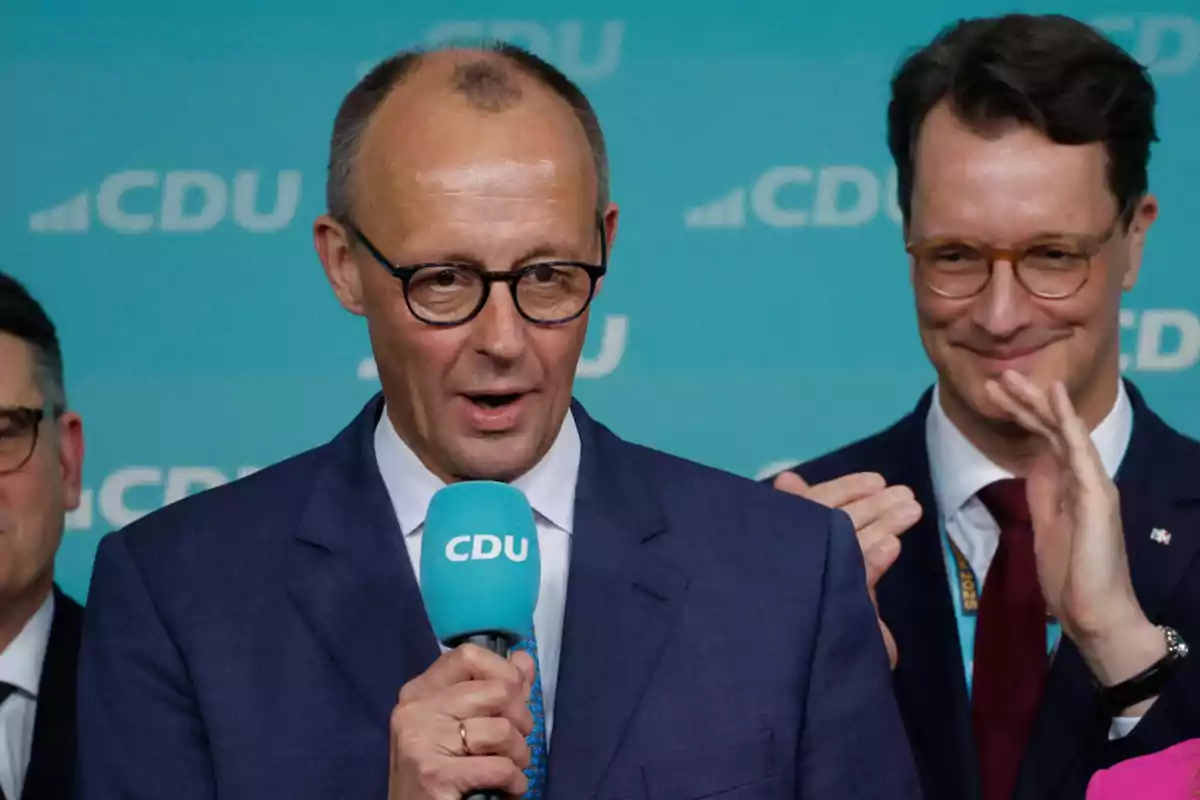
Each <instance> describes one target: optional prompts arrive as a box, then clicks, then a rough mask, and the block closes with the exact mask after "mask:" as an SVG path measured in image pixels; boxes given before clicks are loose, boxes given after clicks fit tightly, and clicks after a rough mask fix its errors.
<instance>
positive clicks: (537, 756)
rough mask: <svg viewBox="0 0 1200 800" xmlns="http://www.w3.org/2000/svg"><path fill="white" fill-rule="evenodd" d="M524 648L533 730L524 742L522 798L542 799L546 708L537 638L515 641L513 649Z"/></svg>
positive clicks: (544, 778) (544, 766) (528, 637)
mask: <svg viewBox="0 0 1200 800" xmlns="http://www.w3.org/2000/svg"><path fill="white" fill-rule="evenodd" d="M517 650H524V651H525V652H527V653H529V655H531V656H533V667H534V669H533V687H532V688H531V689H530V690H529V710H530V711H531V712H533V730H532V731H531V732H530V734H529V736H528V738H526V740H525V741H526V742H528V743H529V751H530V759H529V766H528V767H527V768H526V770H525V777H526V778H528V779H529V789H528V790H527V791H526V792H525V794H524V795H523V796H522V800H542V795H543V793H544V792H545V790H546V709H545V708H544V707H543V705H542V667H541V664H540V663H539V662H538V654H537V639H536V638H534V637H533V636H526V637H525V638H523V639H522V640H521V641H519V642H517V645H516V647H514V648H513V651H514V652H515V651H517Z"/></svg>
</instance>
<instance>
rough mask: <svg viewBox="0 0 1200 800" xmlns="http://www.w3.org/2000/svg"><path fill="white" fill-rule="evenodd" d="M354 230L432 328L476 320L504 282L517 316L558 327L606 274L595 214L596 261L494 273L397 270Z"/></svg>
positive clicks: (464, 268) (600, 224)
mask: <svg viewBox="0 0 1200 800" xmlns="http://www.w3.org/2000/svg"><path fill="white" fill-rule="evenodd" d="M342 224H343V225H345V226H346V227H347V228H349V229H350V231H351V232H353V234H354V236H355V237H356V238H357V239H358V240H359V241H360V242H362V244H363V246H364V247H365V248H366V249H367V252H369V253H370V254H371V255H372V256H373V257H374V258H375V260H376V261H378V262H379V263H380V264H381V265H383V267H384V268H385V269H386V270H387V271H388V272H390V273H391V274H392V277H394V278H396V279H397V280H399V281H400V282H401V284H402V285H403V286H404V300H405V302H406V303H407V304H408V308H409V310H410V311H411V312H412V313H413V316H415V317H416V318H417V319H419V320H421V321H422V322H425V323H428V324H430V325H442V326H451V325H462V324H463V323H465V322H469V321H470V320H472V319H474V318H475V316H476V315H477V314H479V312H480V311H482V310H483V307H484V305H485V304H486V303H487V301H488V296H489V294H490V293H491V289H492V284H494V283H497V282H499V283H507V284H508V287H509V291H510V292H511V293H512V297H513V302H514V303H515V304H516V307H517V311H518V312H520V314H521V316H522V317H524V318H525V319H527V320H529V321H530V322H533V323H536V324H538V325H558V324H562V323H565V322H570V321H571V320H573V319H575V318H577V317H578V316H579V315H581V314H582V313H583V312H584V311H585V310H586V309H587V307H588V305H589V304H590V303H591V302H592V297H593V296H594V295H595V293H596V283H597V282H598V281H599V280H600V278H601V277H603V276H604V273H606V272H607V271H608V241H607V237H606V236H605V230H604V218H603V217H600V216H597V218H596V229H597V231H598V233H599V234H600V263H599V264H585V263H583V262H580V261H539V262H537V263H534V264H527V265H526V266H524V267H521V268H520V269H515V270H510V271H503V272H492V271H487V270H482V269H479V268H477V267H473V266H470V265H466V264H454V263H432V264H413V265H411V266H407V267H405V266H399V265H397V264H393V263H392V262H391V261H389V260H388V258H387V256H385V255H384V254H383V253H381V252H380V251H379V248H377V247H376V246H375V245H374V244H372V243H371V240H370V239H368V238H367V237H366V235H365V234H363V232H362V231H361V230H359V228H358V226H357V225H355V224H354V223H353V222H350V221H348V220H342Z"/></svg>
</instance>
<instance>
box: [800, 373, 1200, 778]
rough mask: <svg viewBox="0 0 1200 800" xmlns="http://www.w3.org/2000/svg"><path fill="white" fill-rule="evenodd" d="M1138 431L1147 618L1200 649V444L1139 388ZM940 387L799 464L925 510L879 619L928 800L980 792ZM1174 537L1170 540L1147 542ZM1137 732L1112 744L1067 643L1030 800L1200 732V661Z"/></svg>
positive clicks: (1136, 503)
mask: <svg viewBox="0 0 1200 800" xmlns="http://www.w3.org/2000/svg"><path fill="white" fill-rule="evenodd" d="M1126 388H1127V390H1128V392H1129V396H1130V399H1131V401H1132V405H1133V435H1132V439H1131V441H1130V444H1129V449H1128V450H1127V451H1126V454H1125V459H1124V461H1123V462H1122V464H1121V467H1120V470H1119V472H1118V473H1117V485H1118V488H1119V489H1120V492H1121V513H1122V518H1123V520H1124V527H1125V542H1126V548H1127V551H1128V553H1129V562H1130V570H1131V571H1132V575H1133V583H1134V588H1135V590H1136V591H1137V595H1138V598H1139V600H1140V602H1141V603H1142V606H1143V608H1144V609H1145V611H1146V614H1147V615H1148V616H1149V617H1150V619H1151V620H1152V621H1153V622H1155V623H1157V624H1165V625H1170V626H1172V627H1174V628H1176V629H1177V630H1179V632H1180V633H1181V634H1182V635H1183V637H1184V639H1185V640H1187V641H1188V642H1190V643H1191V644H1192V645H1193V647H1196V646H1200V559H1197V558H1196V556H1197V553H1200V443H1197V442H1195V441H1193V440H1191V439H1188V438H1186V437H1185V436H1183V435H1181V434H1179V433H1177V432H1176V431H1174V430H1172V429H1171V428H1170V427H1168V426H1167V424H1166V423H1165V422H1163V420H1162V419H1160V418H1159V417H1158V416H1157V415H1156V414H1154V412H1152V411H1151V410H1150V409H1149V408H1148V407H1147V406H1146V403H1145V401H1144V400H1143V398H1142V396H1141V394H1140V393H1139V392H1138V391H1137V389H1136V388H1135V387H1134V386H1133V385H1132V384H1130V383H1127V384H1126ZM931 396H932V395H931V393H930V392H926V393H925V395H924V396H923V397H922V398H921V401H920V402H919V403H918V405H917V407H916V409H915V410H914V411H913V412H912V413H911V414H909V415H908V416H906V417H904V418H903V419H901V420H900V421H899V422H897V423H896V424H895V425H893V426H892V427H890V428H888V429H887V430H885V431H883V432H882V433H879V434H877V435H875V436H871V437H870V438H867V439H864V440H862V441H859V442H856V443H854V444H851V445H849V446H848V447H846V448H843V449H841V450H838V451H836V452H833V453H830V454H828V455H826V456H823V457H821V458H819V459H817V460H815V461H812V462H810V463H807V464H804V465H802V466H800V467H798V468H797V470H796V471H797V472H799V473H800V474H801V475H802V476H803V477H804V478H805V479H806V480H808V481H810V482H819V481H825V480H830V479H832V478H835V477H838V476H840V475H845V474H848V473H852V472H863V471H873V472H879V473H882V474H883V476H884V477H885V478H886V479H887V481H888V483H889V484H903V485H905V486H908V487H910V488H911V489H912V490H913V492H914V493H915V494H916V496H917V500H918V501H919V502H920V504H921V506H922V508H923V509H924V515H923V516H922V518H921V520H920V522H918V523H917V525H916V526H915V527H914V528H912V529H911V530H909V531H908V532H906V533H905V534H904V535H903V536H902V537H901V543H902V549H901V552H900V557H899V559H897V561H896V563H895V564H894V565H893V566H892V568H891V569H890V570H889V571H888V572H887V574H886V575H884V577H883V579H882V580H881V581H880V583H879V587H878V595H877V596H878V600H879V606H880V614H881V616H882V617H883V620H884V622H886V623H887V624H888V626H889V627H890V628H891V631H892V634H893V635H894V636H895V637H896V645H897V649H898V651H899V654H900V661H899V664H898V667H897V669H896V671H895V676H894V679H895V685H896V696H897V699H898V700H899V702H900V709H901V712H902V713H903V715H904V721H905V725H906V727H907V728H908V734H909V738H910V741H911V742H912V746H913V750H914V751H915V755H916V758H917V765H918V767H919V769H920V772H921V780H922V784H923V786H924V789H925V795H926V797H927V798H928V799H929V800H972V799H973V798H978V797H980V796H981V795H980V792H981V789H980V778H979V769H978V764H977V761H976V755H975V749H974V744H973V734H972V732H971V723H970V707H969V704H968V700H967V693H966V679H965V676H964V672H963V664H962V656H961V649H960V647H959V642H958V628H957V626H956V623H955V613H954V606H953V603H952V600H951V596H950V593H949V591H948V589H947V580H948V578H947V576H946V569H945V565H944V562H943V555H942V549H941V543H940V540H939V536H940V533H939V528H938V508H937V505H936V503H935V501H934V494H933V482H932V478H931V477H930V468H929V456H928V453H927V452H926V447H925V419H926V415H927V414H928V411H929V405H930V399H931ZM1155 528H1164V529H1166V530H1168V531H1170V532H1171V534H1172V539H1171V543H1170V545H1169V546H1163V545H1160V544H1156V543H1155V542H1154V541H1152V540H1151V538H1150V532H1151V531H1152V530H1154V529H1155ZM1189 662H1190V663H1188V664H1187V665H1186V666H1185V667H1184V669H1183V670H1182V671H1181V672H1180V673H1179V674H1178V675H1177V676H1176V677H1175V678H1174V680H1173V681H1172V683H1171V684H1170V686H1169V687H1168V689H1167V690H1166V692H1165V693H1164V694H1163V695H1162V696H1161V697H1160V698H1159V699H1158V701H1157V702H1156V703H1155V705H1154V707H1153V708H1152V709H1151V711H1150V713H1149V714H1147V715H1146V716H1145V717H1144V718H1143V719H1142V720H1141V722H1140V723H1139V724H1138V726H1137V727H1136V728H1135V729H1134V731H1133V732H1132V733H1131V734H1130V735H1129V736H1128V737H1126V738H1125V739H1122V740H1118V741H1116V742H1112V743H1110V742H1109V741H1108V731H1109V725H1110V723H1111V717H1110V716H1108V715H1107V714H1106V713H1105V712H1104V710H1103V708H1102V706H1101V704H1100V701H1099V695H1098V693H1097V691H1096V689H1095V687H1094V685H1093V681H1092V678H1091V673H1090V672H1089V670H1088V669H1087V666H1086V665H1085V664H1084V662H1083V660H1082V658H1081V657H1080V655H1079V651H1078V650H1076V648H1075V647H1074V645H1073V644H1071V642H1070V641H1068V640H1067V639H1066V638H1065V637H1064V639H1063V641H1062V644H1061V645H1060V647H1059V649H1058V651H1057V654H1056V656H1055V658H1054V663H1053V666H1052V667H1051V672H1050V677H1049V680H1048V683H1047V688H1046V694H1045V698H1044V699H1043V701H1042V707H1041V711H1040V713H1039V717H1038V720H1037V722H1036V726H1035V729H1034V733H1033V737H1032V740H1031V744H1030V746H1029V749H1028V751H1027V752H1026V754H1025V758H1024V761H1023V764H1022V768H1021V776H1020V779H1019V782H1018V787H1017V791H1016V797H1018V798H1020V800H1045V799H1048V798H1054V800H1075V798H1079V799H1080V800H1082V798H1083V797H1084V794H1085V791H1086V787H1087V781H1088V779H1089V778H1090V776H1091V775H1092V773H1094V772H1095V771H1096V770H1097V769H1100V768H1102V767H1106V766H1109V765H1111V764H1113V763H1115V762H1116V761H1119V760H1122V759H1124V758H1127V757H1131V756H1133V755H1139V754H1144V753H1149V752H1153V751H1156V750H1160V749H1163V748H1165V747H1167V746H1169V745H1171V744H1175V743H1177V742H1179V741H1182V740H1184V739H1188V738H1191V737H1196V736H1200V658H1197V657H1196V656H1194V655H1193V656H1192V657H1190V658H1189Z"/></svg>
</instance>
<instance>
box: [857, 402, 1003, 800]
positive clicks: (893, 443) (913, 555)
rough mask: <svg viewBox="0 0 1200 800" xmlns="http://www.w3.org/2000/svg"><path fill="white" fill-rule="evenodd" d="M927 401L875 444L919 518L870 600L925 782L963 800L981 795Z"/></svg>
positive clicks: (887, 472) (886, 474)
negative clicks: (888, 639) (889, 650)
mask: <svg viewBox="0 0 1200 800" xmlns="http://www.w3.org/2000/svg"><path fill="white" fill-rule="evenodd" d="M931 396H932V395H931V393H929V392H926V394H925V395H924V396H923V397H922V399H921V402H920V403H919V404H918V405H917V408H916V409H915V410H914V411H913V413H912V414H910V415H909V416H907V417H905V418H904V419H903V420H901V421H900V422H899V423H897V425H896V426H895V427H894V428H893V429H892V431H891V432H890V433H889V434H887V435H885V439H884V442H883V443H882V445H883V447H882V451H883V453H884V457H883V460H882V463H883V464H884V468H883V469H882V473H883V475H884V477H885V478H886V480H887V482H888V484H889V485H891V484H900V485H904V486H908V487H909V488H910V489H912V491H913V493H914V494H915V495H916V498H917V501H918V502H919V503H920V504H921V508H922V509H923V510H924V513H923V514H922V517H921V519H920V521H919V522H918V523H917V524H916V525H915V526H914V527H913V528H912V529H910V530H908V531H907V532H905V533H904V534H903V536H902V537H901V539H900V541H901V551H900V557H899V558H898V559H897V561H896V563H895V564H894V565H893V566H892V568H891V569H890V570H888V572H887V573H886V574H885V575H884V577H883V578H882V579H881V580H880V583H879V586H878V598H879V605H880V610H881V614H882V616H883V620H884V622H885V623H886V624H887V625H888V627H889V628H890V629H891V631H892V635H893V636H895V638H896V644H897V649H898V651H899V661H898V663H897V665H896V671H895V673H894V676H893V680H894V684H895V687H896V696H897V699H898V701H899V703H900V706H901V708H902V709H903V711H904V720H905V725H906V727H907V729H908V733H909V736H910V738H911V739H912V742H913V750H914V752H915V753H916V754H917V756H918V758H919V759H920V760H921V762H922V763H921V771H922V772H923V773H924V774H925V776H926V778H925V783H926V785H927V786H930V784H932V787H931V788H933V789H934V792H933V796H934V797H938V798H954V800H970V798H976V797H979V796H980V795H981V789H980V786H979V768H978V761H977V757H976V754H975V747H974V735H973V734H972V732H971V717H970V704H969V702H968V699H967V690H966V676H965V674H964V670H963V663H962V651H961V647H960V645H959V639H958V624H957V621H956V616H955V612H954V604H953V601H952V597H951V594H950V588H949V585H948V580H949V578H948V576H947V574H946V567H945V560H944V557H943V551H942V540H941V528H940V526H939V524H938V518H939V509H938V507H937V502H936V500H935V496H934V491H933V481H932V478H931V477H930V476H931V471H930V466H929V456H928V452H927V448H926V443H925V419H926V416H927V414H928V411H929V403H930V398H931Z"/></svg>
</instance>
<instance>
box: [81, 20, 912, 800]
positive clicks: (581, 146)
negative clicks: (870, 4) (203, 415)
mask: <svg viewBox="0 0 1200 800" xmlns="http://www.w3.org/2000/svg"><path fill="white" fill-rule="evenodd" d="M327 205H328V213H327V214H325V215H323V216H322V217H321V218H320V219H318V220H317V222H316V224H315V226H314V237H315V241H316V247H317V250H318V253H319V255H320V258H321V262H322V264H323V265H324V267H325V271H326V274H327V276H328V279H329V281H330V284H331V285H332V287H333V290H334V292H335V294H336V296H337V298H338V300H339V301H340V302H341V304H342V305H343V306H344V307H345V308H346V309H347V310H349V311H350V312H351V313H353V314H356V315H360V316H362V317H364V318H365V319H366V323H367V330H368V332H369V335H370V339H371V344H372V349H373V352H374V356H375V361H376V363H377V364H378V366H379V376H380V382H381V384H382V392H381V394H380V395H379V396H377V397H375V398H373V399H372V400H371V401H370V402H369V403H368V404H367V406H366V408H365V409H363V411H362V412H361V414H360V415H359V416H358V418H357V419H356V420H355V421H354V422H352V423H351V424H350V426H349V427H348V428H346V429H345V431H343V433H342V434H341V435H339V436H338V437H337V438H336V439H335V440H334V441H333V442H332V443H330V444H328V445H325V446H323V447H320V448H318V449H316V450H313V451H310V452H309V453H305V454H303V455H301V456H299V457H297V458H295V459H292V460H290V461H288V462H285V463H283V464H280V465H276V466H274V467H271V468H268V469H266V470H263V471H261V472H259V473H257V474H255V475H254V476H251V477H250V478H247V479H245V480H242V481H238V482H235V483H233V484H229V485H228V486H225V487H222V488H221V489H217V490H214V491H210V492H207V493H205V494H202V495H199V496H195V497H193V498H189V499H188V500H184V501H182V502H179V503H176V504H174V505H172V506H169V507H168V508H166V509H163V510H162V511H160V512H158V513H156V514H151V515H149V516H147V517H145V518H143V519H142V520H140V521H139V522H136V523H134V524H133V525H131V526H130V527H129V528H127V529H126V530H124V531H121V532H119V533H117V534H114V535H110V536H109V537H107V538H106V539H105V540H104V541H103V542H102V543H101V545H100V548H99V552H98V554H97V559H96V566H95V570H94V573H93V577H92V589H91V594H90V595H89V604H88V620H89V624H88V628H87V631H86V632H85V636H84V655H83V661H82V665H81V680H80V691H81V705H82V708H83V712H82V714H81V742H80V770H79V775H80V780H81V783H82V786H81V793H80V797H81V798H82V800H91V798H96V800H102V799H103V800H107V798H112V797H139V798H160V797H161V798H167V797H169V798H172V800H201V799H202V798H203V800H210V799H211V798H216V797H223V798H247V799H249V798H259V797H280V798H284V797H286V798H288V799H289V800H305V799H306V798H311V799H312V800H318V799H319V800H325V798H333V797H337V798H342V797H345V798H368V797H370V798H381V797H384V796H385V795H386V796H388V797H390V798H392V799H393V800H460V798H463V797H470V798H478V797H484V796H486V797H494V796H501V795H502V796H504V797H513V798H527V799H528V800H541V799H542V798H547V799H549V800H581V798H588V797H596V798H618V797H620V798H634V797H647V796H648V793H649V796H653V797H672V798H685V797H717V796H721V797H725V796H728V797H730V798H733V797H735V796H736V797H747V798H749V797H754V798H759V799H760V800H795V798H797V797H804V798H835V797H837V798H842V797H845V798H856V800H872V799H875V798H877V799H878V800H884V798H887V800H910V798H916V797H917V796H918V793H917V787H916V776H915V772H914V770H913V768H912V764H911V756H910V754H909V752H908V744H907V742H906V741H905V739H904V733H903V729H902V725H901V723H900V719H899V715H898V713H897V711H896V705H895V698H894V697H893V695H892V689H891V676H890V673H889V670H888V665H887V656H886V653H885V651H884V648H883V645H882V643H881V642H880V641H879V637H878V636H877V635H876V631H877V628H876V621H875V616H874V612H873V609H872V608H871V603H870V599H869V597H868V595H867V591H866V587H865V583H864V577H863V569H862V560H861V557H860V555H859V552H858V545H857V543H856V541H855V538H854V534H853V530H852V529H851V525H850V521H849V519H848V518H847V517H846V515H844V514H842V513H841V512H835V511H830V510H829V509H827V508H824V507H822V506H820V505H819V504H817V503H812V502H809V501H805V500H800V499H797V498H794V497H789V496H787V495H785V494H783V493H781V492H776V491H774V490H773V489H771V488H769V487H764V486H761V485H759V484H757V483H755V482H753V481H749V480H745V479H742V478H739V477H736V476H733V475H729V474H726V473H722V472H718V471H716V470H711V469H708V468H705V467H702V466H699V465H696V464H692V463H689V462H686V461H683V460H681V459H677V458H674V457H672V456H669V455H666V454H664V453H660V452H657V451H653V450H650V449H647V448H644V447H640V446H637V445H634V444H631V443H628V442H625V441H623V440H621V439H619V438H618V437H617V436H615V435H614V434H613V433H612V432H610V431H609V430H607V429H606V428H605V427H604V426H603V425H601V424H600V423H598V422H596V421H595V420H593V419H592V418H591V417H590V416H589V415H588V413H587V412H586V411H585V410H584V408H583V407H582V405H580V404H579V403H576V402H573V401H572V396H571V395H572V387H573V380H574V376H575V370H576V367H577V365H578V362H579V357H580V352H581V350H582V348H583V343H584V336H585V334H586V330H587V321H588V309H589V305H590V302H591V300H592V298H593V296H594V295H595V294H596V292H597V291H598V290H599V289H600V287H601V280H602V279H603V278H604V276H605V273H606V270H607V267H608V253H609V251H610V250H611V246H612V243H613V241H614V240H615V238H616V232H617V208H616V206H615V205H614V204H613V203H612V202H611V201H610V198H609V190H608V165H607V156H606V155H605V146H604V139H603V136H602V135H601V132H600V126H599V123H598V122H597V120H596V115H595V112H594V111H593V109H592V107H591V105H590V103H589V102H588V101H587V99H586V98H585V97H584V96H583V94H582V93H581V92H580V91H579V90H578V89H577V88H576V87H575V86H574V85H573V84H572V83H571V82H570V81H569V80H568V79H567V78H566V77H565V76H563V75H562V73H560V72H559V71H558V70H557V69H555V68H554V67H552V66H551V65H549V64H547V63H546V62H544V61H542V60H541V59H539V58H536V57H535V56H533V55H531V54H529V53H527V52H525V51H522V50H519V49H517V48H515V47H511V46H508V45H503V44H499V45H488V46H486V47H483V48H481V49H477V50H472V49H447V50H438V51H434V52H421V53H411V52H410V53H403V54H400V55H398V56H395V57H393V58H391V59H388V60H387V61H385V62H383V63H381V64H380V65H379V66H377V67H376V68H375V69H374V70H373V71H372V72H371V73H370V74H368V75H367V76H366V77H365V78H364V79H363V80H362V81H361V82H360V83H359V85H358V86H356V87H355V88H354V89H353V90H352V91H351V92H350V93H349V95H347V97H346V98H345V100H344V101H343V103H342V105H341V108H340V109H339V112H338V115H337V118H336V120H335V122H334V130H333V140H332V146H331V156H330V166H329V180H328V188H327ZM264 411H267V410H264ZM464 480H489V481H503V482H508V483H511V484H512V485H514V486H516V487H517V488H519V489H520V490H521V491H522V492H523V493H524V494H525V496H526V497H527V498H528V500H529V503H530V505H531V506H532V508H533V511H534V515H535V518H536V524H537V529H538V543H539V545H538V549H539V551H540V564H541V574H540V580H541V585H540V590H539V593H538V600H537V606H536V609H535V611H534V625H533V628H534V631H535V634H536V636H534V637H531V638H532V641H530V642H528V643H526V644H527V645H528V646H527V647H523V648H522V649H521V651H520V652H518V653H516V654H515V655H513V656H512V658H511V659H505V658H502V657H500V656H499V655H496V654H495V653H492V652H490V651H486V650H483V649H480V648H476V647H472V646H470V645H465V646H462V647H459V648H455V649H453V650H449V651H447V652H444V653H441V652H439V647H438V643H437V641H436V640H435V638H434V636H433V632H432V630H431V629H430V626H429V620H428V618H427V615H426V612H425V608H424V605H423V603H422V599H421V594H420V587H419V586H418V583H417V580H418V575H417V574H416V573H415V568H417V567H418V566H419V564H420V561H421V558H420V552H421V542H422V539H423V534H424V526H425V521H426V511H427V509H428V508H429V504H430V501H431V498H432V497H433V496H434V494H435V493H436V492H438V491H439V490H440V489H442V488H443V487H445V486H446V485H447V484H450V483H453V482H456V481H464ZM568 587H569V588H568ZM864 762H865V766H864ZM481 790H492V791H488V792H487V793H486V794H482V793H480V794H477V792H480V791H481Z"/></svg>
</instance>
